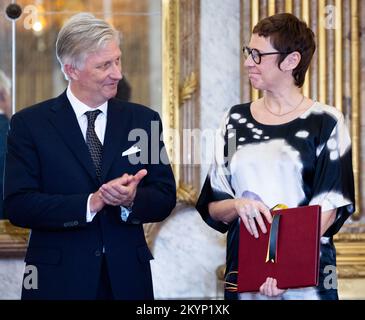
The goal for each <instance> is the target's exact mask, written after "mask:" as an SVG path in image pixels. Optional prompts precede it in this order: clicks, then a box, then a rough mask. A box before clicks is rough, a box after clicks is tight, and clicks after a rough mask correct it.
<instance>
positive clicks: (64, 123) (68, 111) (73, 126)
mask: <svg viewBox="0 0 365 320" xmlns="http://www.w3.org/2000/svg"><path fill="white" fill-rule="evenodd" d="M50 110H51V112H50V117H49V120H50V122H51V123H52V124H53V126H54V127H55V128H56V130H57V131H58V133H59V135H60V136H61V137H62V139H63V140H64V142H65V144H66V145H67V146H68V147H69V148H70V150H71V152H72V153H73V155H74V156H75V158H76V159H77V160H78V161H79V162H80V163H81V165H82V166H83V167H84V168H85V170H86V172H87V173H88V174H89V175H90V176H91V178H92V179H93V180H94V181H95V183H96V184H98V179H97V177H96V171H95V166H94V164H93V162H92V159H91V156H90V153H89V150H88V148H87V145H86V143H85V140H84V137H83V135H82V132H81V129H80V126H79V123H78V122H77V119H76V115H75V112H74V111H73V109H72V106H71V104H70V102H69V100H68V99H67V96H66V92H64V93H63V94H61V95H60V96H59V97H58V99H57V101H56V103H55V104H54V105H52V106H51V108H50ZM60 161H61V160H60Z"/></svg>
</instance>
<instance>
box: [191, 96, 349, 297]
mask: <svg viewBox="0 0 365 320" xmlns="http://www.w3.org/2000/svg"><path fill="white" fill-rule="evenodd" d="M250 106H251V104H250V103H247V104H243V105H236V106H234V107H232V108H231V109H230V110H229V112H228V113H227V115H226V117H225V119H224V123H222V126H221V129H220V132H219V134H217V138H216V141H215V151H214V159H213V163H212V166H211V168H210V170H209V173H208V176H207V178H206V181H205V183H204V186H203V189H202V191H201V194H200V197H199V200H198V202H197V205H196V208H197V210H198V211H199V213H200V214H201V216H202V218H203V219H204V220H205V221H206V223H208V224H209V225H210V226H211V227H213V228H214V229H216V230H218V231H221V232H227V231H228V234H227V259H226V273H225V275H226V279H225V280H226V281H228V282H231V283H236V276H237V274H236V273H235V271H237V257H238V243H239V241H238V240H239V239H238V237H239V219H236V220H234V221H233V222H231V223H230V224H225V223H222V222H218V221H215V220H213V219H212V218H211V217H210V215H209V212H208V203H209V202H212V201H218V200H225V199H233V198H240V197H252V198H254V199H260V200H262V201H263V202H264V203H265V204H266V206H267V207H269V208H272V207H274V206H275V205H276V204H278V203H283V204H286V205H287V206H288V207H298V206H305V205H314V204H318V205H320V206H321V207H322V212H325V211H328V210H331V209H337V214H336V220H335V222H334V223H333V224H332V225H331V227H330V228H329V229H328V230H327V231H326V233H325V234H324V235H323V236H322V238H321V246H320V254H321V256H320V278H319V285H318V286H317V287H314V288H306V289H299V290H287V291H286V292H285V294H284V295H283V297H282V298H284V299H285V298H286V299H306V298H308V299H337V298H338V295H337V290H336V285H335V283H334V282H333V281H328V277H327V280H326V276H332V278H333V275H331V274H330V273H331V272H333V271H334V267H335V265H336V252H335V247H334V245H333V239H332V237H333V235H334V234H335V233H337V232H338V230H339V229H340V228H341V226H342V225H343V223H344V222H345V220H346V219H347V218H348V217H349V216H350V215H351V214H352V213H353V212H354V210H355V206H354V182H353V172H352V160H351V141H350V137H349V133H348V130H347V127H346V126H345V122H344V117H343V115H342V113H341V112H339V111H338V110H337V109H336V108H334V107H330V106H327V105H324V104H321V103H319V102H314V104H313V105H312V106H311V107H310V108H309V109H308V110H307V111H305V112H304V113H303V114H302V115H301V116H300V117H298V118H296V119H294V120H292V121H290V122H288V123H285V124H280V125H266V124H261V123H259V122H257V121H256V120H255V119H254V118H253V117H252V114H251V111H250ZM326 266H327V268H326ZM288 272H290V271H288ZM332 278H331V279H332ZM225 297H226V298H227V299H245V298H260V297H261V295H259V294H237V293H234V292H228V291H227V290H226V292H225Z"/></svg>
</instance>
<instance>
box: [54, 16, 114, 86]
mask: <svg viewBox="0 0 365 320" xmlns="http://www.w3.org/2000/svg"><path fill="white" fill-rule="evenodd" d="M110 40H115V41H117V42H118V44H119V43H120V37H119V32H118V31H117V30H115V29H114V28H113V27H112V26H111V25H110V24H108V23H107V22H106V21H104V20H102V19H97V18H96V17H95V16H93V15H92V14H90V13H78V14H76V15H74V16H72V17H71V18H70V19H69V20H67V21H66V23H65V24H64V25H63V27H62V29H61V30H60V32H59V33H58V37H57V41H56V55H57V59H58V61H59V62H60V64H61V69H62V72H63V73H64V74H65V71H64V65H65V64H71V65H72V66H74V67H77V68H82V67H83V63H84V61H85V59H86V57H87V55H88V54H90V53H92V52H95V51H97V50H98V49H100V48H101V47H102V46H103V45H104V44H105V43H106V42H108V41H110ZM65 76H66V79H67V75H66V74H65Z"/></svg>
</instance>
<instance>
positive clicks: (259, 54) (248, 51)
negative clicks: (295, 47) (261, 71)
mask: <svg viewBox="0 0 365 320" xmlns="http://www.w3.org/2000/svg"><path fill="white" fill-rule="evenodd" d="M242 51H243V54H244V56H245V58H246V59H247V58H248V57H249V56H251V58H252V60H253V62H255V63H256V64H260V63H261V57H262V56H268V55H272V54H290V53H292V52H280V51H275V52H260V51H259V50H257V49H255V48H253V49H251V48H250V47H247V46H244V47H243V48H242ZM252 52H256V53H257V55H256V57H258V61H256V60H255V59H256V58H255V56H254V55H252Z"/></svg>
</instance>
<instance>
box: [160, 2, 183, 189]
mask: <svg viewBox="0 0 365 320" xmlns="http://www.w3.org/2000/svg"><path fill="white" fill-rule="evenodd" d="M179 24H180V19H179V1H178V0H162V33H163V35H162V96H163V99H162V121H163V126H164V130H165V131H166V133H169V131H170V130H172V131H174V130H176V131H179V77H180V59H179V55H180V46H179V32H180V27H179ZM165 137H167V138H166V139H165V144H166V150H167V154H168V156H169V159H170V161H171V163H172V169H173V171H174V175H175V180H176V183H179V181H180V167H179V163H180V161H179V160H180V148H178V147H177V139H178V137H176V136H175V135H174V134H165Z"/></svg>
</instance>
